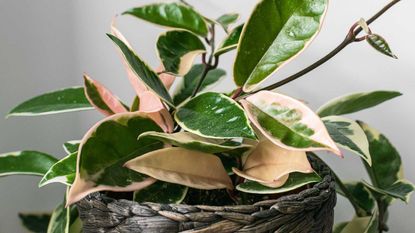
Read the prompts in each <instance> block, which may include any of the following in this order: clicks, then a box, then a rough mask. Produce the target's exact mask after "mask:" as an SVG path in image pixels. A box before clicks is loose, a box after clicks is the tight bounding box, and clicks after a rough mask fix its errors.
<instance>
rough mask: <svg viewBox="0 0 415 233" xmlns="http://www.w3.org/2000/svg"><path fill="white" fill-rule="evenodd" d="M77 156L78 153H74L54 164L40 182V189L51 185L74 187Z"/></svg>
mask: <svg viewBox="0 0 415 233" xmlns="http://www.w3.org/2000/svg"><path fill="white" fill-rule="evenodd" d="M77 155H78V152H74V153H72V154H70V155H68V156H66V157H65V158H63V159H61V160H59V161H58V162H57V163H55V164H53V166H52V167H50V168H49V170H48V171H47V172H46V174H45V175H44V176H43V178H42V180H41V181H40V182H39V187H43V186H45V185H47V184H51V183H62V184H65V185H72V183H73V181H74V179H75V174H76V158H77Z"/></svg>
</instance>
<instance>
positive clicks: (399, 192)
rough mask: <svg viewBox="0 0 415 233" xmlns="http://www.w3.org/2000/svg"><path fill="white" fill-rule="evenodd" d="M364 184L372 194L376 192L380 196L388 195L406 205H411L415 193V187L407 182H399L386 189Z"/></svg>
mask: <svg viewBox="0 0 415 233" xmlns="http://www.w3.org/2000/svg"><path fill="white" fill-rule="evenodd" d="M363 184H364V185H365V186H366V187H367V188H369V189H370V190H371V191H372V192H375V193H377V194H378V195H381V196H384V195H386V196H388V197H391V198H398V199H401V200H402V201H404V202H406V203H409V199H410V197H411V194H412V193H413V192H414V185H413V184H412V183H411V182H409V181H407V180H399V181H397V182H396V183H394V184H392V185H391V186H389V187H387V188H384V189H381V188H377V187H375V186H373V185H371V184H369V183H367V182H365V181H364V182H363Z"/></svg>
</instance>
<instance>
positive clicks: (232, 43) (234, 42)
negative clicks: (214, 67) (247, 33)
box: [215, 24, 244, 56]
mask: <svg viewBox="0 0 415 233" xmlns="http://www.w3.org/2000/svg"><path fill="white" fill-rule="evenodd" d="M243 27H244V25H243V24H241V25H239V26H237V27H236V28H234V29H233V30H232V31H231V32H230V33H229V35H228V36H227V37H226V38H225V39H224V40H223V41H222V43H221V44H220V45H219V47H218V49H217V50H216V51H215V56H220V55H222V54H224V53H226V52H229V51H231V50H234V49H236V47H238V43H239V38H240V36H241V33H242V29H243Z"/></svg>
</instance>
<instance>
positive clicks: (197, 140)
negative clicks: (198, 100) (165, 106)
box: [139, 132, 252, 154]
mask: <svg viewBox="0 0 415 233" xmlns="http://www.w3.org/2000/svg"><path fill="white" fill-rule="evenodd" d="M139 138H150V139H155V140H159V141H161V142H164V143H166V144H169V145H173V146H177V147H181V148H185V149H189V150H195V151H200V152H205V153H211V154H216V153H222V152H227V151H239V152H240V153H242V152H245V151H247V150H249V149H251V148H252V146H251V145H248V144H241V143H239V142H234V141H226V140H218V139H209V138H204V137H200V136H198V135H195V134H192V133H189V132H178V133H173V134H167V133H159V132H147V133H143V134H141V135H140V137H139Z"/></svg>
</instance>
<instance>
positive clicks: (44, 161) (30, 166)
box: [0, 151, 58, 177]
mask: <svg viewBox="0 0 415 233" xmlns="http://www.w3.org/2000/svg"><path fill="white" fill-rule="evenodd" d="M57 161H58V160H57V159H56V158H54V157H53V156H51V155H48V154H45V153H42V152H38V151H16V152H9V153H5V154H1V155H0V177H2V176H10V175H33V176H43V175H44V174H45V173H46V172H47V171H48V170H49V168H50V167H51V166H52V165H53V164H55V163H56V162H57Z"/></svg>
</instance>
